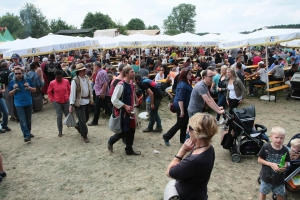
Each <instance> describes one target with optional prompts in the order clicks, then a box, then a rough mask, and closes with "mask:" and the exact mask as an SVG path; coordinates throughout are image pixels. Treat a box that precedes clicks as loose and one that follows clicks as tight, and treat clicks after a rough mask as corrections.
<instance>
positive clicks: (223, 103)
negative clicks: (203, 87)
mask: <svg viewBox="0 0 300 200" xmlns="http://www.w3.org/2000/svg"><path fill="white" fill-rule="evenodd" d="M218 99H219V100H218V106H219V107H220V106H223V108H224V110H225V109H226V94H225V92H218ZM219 119H220V114H219V113H218V114H217V121H219ZM223 119H226V115H225V114H223Z"/></svg>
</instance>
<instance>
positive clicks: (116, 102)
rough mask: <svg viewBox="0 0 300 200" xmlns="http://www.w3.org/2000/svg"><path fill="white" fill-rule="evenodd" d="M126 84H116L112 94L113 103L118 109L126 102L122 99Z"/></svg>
mask: <svg viewBox="0 0 300 200" xmlns="http://www.w3.org/2000/svg"><path fill="white" fill-rule="evenodd" d="M123 90H124V86H123V85H120V84H118V85H116V87H115V89H114V92H113V94H112V96H111V103H112V104H113V105H114V106H115V107H116V108H118V109H120V108H121V107H123V106H124V105H125V104H124V103H123V102H122V101H121V100H120V98H121V96H122V94H123Z"/></svg>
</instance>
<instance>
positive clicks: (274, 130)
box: [271, 126, 285, 135]
mask: <svg viewBox="0 0 300 200" xmlns="http://www.w3.org/2000/svg"><path fill="white" fill-rule="evenodd" d="M272 134H280V135H285V130H284V128H281V127H280V126H275V127H273V128H272V130H271V135H272Z"/></svg>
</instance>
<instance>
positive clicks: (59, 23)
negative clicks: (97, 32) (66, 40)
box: [49, 18, 76, 33]
mask: <svg viewBox="0 0 300 200" xmlns="http://www.w3.org/2000/svg"><path fill="white" fill-rule="evenodd" d="M49 27H50V31H51V33H56V32H58V31H60V30H70V29H76V27H75V26H73V25H68V24H67V22H65V21H63V20H61V19H60V18H58V19H57V20H55V19H52V20H51V21H50V24H49Z"/></svg>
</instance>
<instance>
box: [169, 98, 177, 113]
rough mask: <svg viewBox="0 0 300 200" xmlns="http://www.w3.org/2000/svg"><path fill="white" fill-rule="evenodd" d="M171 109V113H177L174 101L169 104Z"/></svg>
mask: <svg viewBox="0 0 300 200" xmlns="http://www.w3.org/2000/svg"><path fill="white" fill-rule="evenodd" d="M169 107H170V111H171V112H172V113H176V109H175V106H174V102H173V101H172V102H171V103H169Z"/></svg>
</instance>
